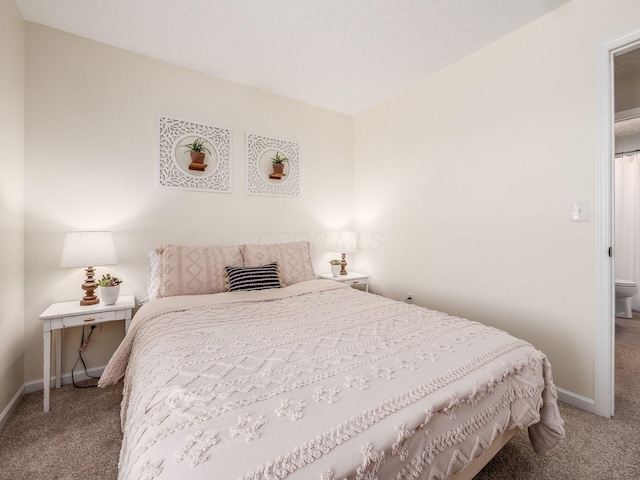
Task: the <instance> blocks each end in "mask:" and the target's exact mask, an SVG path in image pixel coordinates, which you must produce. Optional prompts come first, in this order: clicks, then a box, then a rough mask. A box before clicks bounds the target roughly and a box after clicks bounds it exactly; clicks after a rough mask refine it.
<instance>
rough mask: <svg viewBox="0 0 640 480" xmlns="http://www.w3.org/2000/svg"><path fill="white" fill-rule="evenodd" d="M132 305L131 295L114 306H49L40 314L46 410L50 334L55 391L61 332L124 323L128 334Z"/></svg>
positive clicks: (49, 364) (66, 303)
mask: <svg viewBox="0 0 640 480" xmlns="http://www.w3.org/2000/svg"><path fill="white" fill-rule="evenodd" d="M135 306H136V299H135V298H134V296H133V295H120V297H119V298H118V301H117V302H116V303H115V304H114V305H105V304H104V303H102V301H101V302H100V303H99V304H97V305H88V306H81V305H80V301H78V300H75V301H73V302H61V303H53V304H51V306H49V308H47V309H46V310H45V311H44V312H42V314H41V315H40V320H42V339H43V342H44V377H43V383H44V405H43V410H44V411H45V412H48V411H49V390H50V389H51V332H53V333H54V337H55V340H56V388H60V363H61V360H62V358H61V357H62V354H61V351H60V347H61V340H62V333H61V332H62V329H63V328H70V327H79V326H82V325H97V324H99V323H105V322H115V321H116V320H124V322H125V323H124V331H125V333H126V332H128V331H129V324H130V323H131V313H132V311H133V308H134V307H135Z"/></svg>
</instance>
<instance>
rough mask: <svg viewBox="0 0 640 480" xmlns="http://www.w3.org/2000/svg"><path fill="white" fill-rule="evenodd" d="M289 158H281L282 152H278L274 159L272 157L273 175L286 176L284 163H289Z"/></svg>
mask: <svg viewBox="0 0 640 480" xmlns="http://www.w3.org/2000/svg"><path fill="white" fill-rule="evenodd" d="M288 161H289V159H288V158H287V157H281V156H280V152H276V155H275V156H274V157H271V163H272V164H273V173H277V174H280V175H284V162H288Z"/></svg>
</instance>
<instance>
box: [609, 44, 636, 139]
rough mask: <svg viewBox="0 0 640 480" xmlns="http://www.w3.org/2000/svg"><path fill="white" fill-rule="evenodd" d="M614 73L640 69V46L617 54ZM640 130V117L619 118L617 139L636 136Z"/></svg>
mask: <svg viewBox="0 0 640 480" xmlns="http://www.w3.org/2000/svg"><path fill="white" fill-rule="evenodd" d="M613 65H614V75H615V76H616V77H621V76H623V75H628V74H630V73H635V72H637V71H640V48H636V49H634V50H631V51H629V52H626V53H623V54H621V55H617V56H616V57H615V59H614V62H613ZM638 132H640V117H635V118H629V119H626V120H618V121H617V122H615V136H616V140H621V139H623V138H628V137H635V136H637V135H638Z"/></svg>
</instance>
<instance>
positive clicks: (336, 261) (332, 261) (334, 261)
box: [329, 258, 340, 265]
mask: <svg viewBox="0 0 640 480" xmlns="http://www.w3.org/2000/svg"><path fill="white" fill-rule="evenodd" d="M329 263H330V264H331V265H340V260H336V259H335V258H334V259H333V260H329Z"/></svg>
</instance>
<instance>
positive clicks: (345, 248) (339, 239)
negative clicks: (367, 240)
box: [333, 231, 358, 275]
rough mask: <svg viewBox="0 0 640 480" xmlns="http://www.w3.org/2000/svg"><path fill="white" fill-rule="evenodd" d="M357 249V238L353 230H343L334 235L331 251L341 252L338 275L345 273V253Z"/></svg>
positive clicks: (353, 251)
mask: <svg viewBox="0 0 640 480" xmlns="http://www.w3.org/2000/svg"><path fill="white" fill-rule="evenodd" d="M357 249H358V239H357V237H356V233H355V232H351V231H345V232H338V234H337V235H336V241H335V244H334V248H333V251H334V252H337V253H340V254H342V261H341V262H340V267H341V268H340V275H346V274H347V273H348V272H347V269H346V268H345V267H346V266H347V261H346V256H347V253H355V251H356V250H357Z"/></svg>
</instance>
